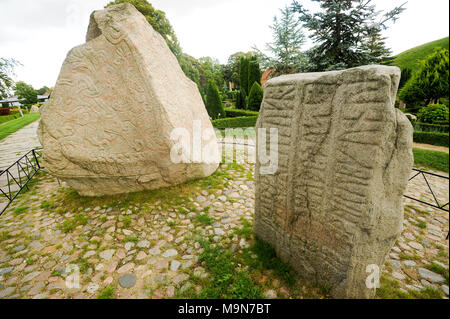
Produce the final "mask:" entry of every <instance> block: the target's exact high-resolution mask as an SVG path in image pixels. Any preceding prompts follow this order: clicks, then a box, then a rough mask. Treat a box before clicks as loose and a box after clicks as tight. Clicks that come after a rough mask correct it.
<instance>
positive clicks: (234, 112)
mask: <svg viewBox="0 0 450 319" xmlns="http://www.w3.org/2000/svg"><path fill="white" fill-rule="evenodd" d="M225 112H226V113H227V117H231V118H233V117H246V116H258V115H259V113H258V112H255V111H249V110H238V109H232V108H226V109H225Z"/></svg>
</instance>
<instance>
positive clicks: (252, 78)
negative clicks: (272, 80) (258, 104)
mask: <svg viewBox="0 0 450 319" xmlns="http://www.w3.org/2000/svg"><path fill="white" fill-rule="evenodd" d="M255 82H256V83H258V84H259V85H261V69H260V67H259V63H258V60H257V59H256V57H254V58H252V60H251V61H250V62H249V64H248V92H250V90H251V89H252V87H253V84H254V83H255Z"/></svg>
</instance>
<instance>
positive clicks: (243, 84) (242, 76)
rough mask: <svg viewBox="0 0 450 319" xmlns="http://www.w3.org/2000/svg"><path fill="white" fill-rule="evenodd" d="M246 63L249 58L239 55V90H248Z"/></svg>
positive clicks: (247, 63)
mask: <svg viewBox="0 0 450 319" xmlns="http://www.w3.org/2000/svg"><path fill="white" fill-rule="evenodd" d="M248 65H249V59H247V58H246V57H241V62H240V67H239V82H240V88H241V90H242V89H244V90H245V91H247V90H248Z"/></svg>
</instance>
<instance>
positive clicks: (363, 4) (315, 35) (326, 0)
mask: <svg viewBox="0 0 450 319" xmlns="http://www.w3.org/2000/svg"><path fill="white" fill-rule="evenodd" d="M312 1H314V2H319V3H320V7H321V11H318V12H316V13H310V12H309V11H308V10H306V9H305V8H304V7H303V5H301V4H300V3H299V2H298V1H296V0H294V2H293V4H292V8H291V9H292V11H293V12H295V13H298V14H299V15H300V21H301V22H303V23H304V27H305V28H306V29H308V30H309V31H310V32H311V39H312V40H313V41H314V43H315V44H316V46H315V47H313V48H312V49H311V50H309V51H308V53H307V55H308V57H309V60H310V66H309V70H310V71H326V70H337V69H345V68H350V67H355V66H360V65H365V64H370V63H373V57H372V56H371V55H370V52H368V50H367V47H366V45H367V38H368V37H370V36H373V35H377V34H378V35H379V34H380V32H381V31H382V30H385V29H387V27H388V22H390V21H392V22H395V21H396V20H397V19H398V16H399V15H400V14H401V13H402V12H403V11H404V10H405V8H404V4H403V5H401V6H399V7H396V8H394V9H393V10H391V11H388V12H386V13H385V14H383V15H382V16H380V11H377V9H376V7H375V5H374V4H373V0H312ZM379 40H380V38H379V37H378V39H377V41H376V44H377V46H379V45H380V44H382V43H381V42H380V41H379ZM376 51H378V50H376ZM376 55H379V52H377V53H376Z"/></svg>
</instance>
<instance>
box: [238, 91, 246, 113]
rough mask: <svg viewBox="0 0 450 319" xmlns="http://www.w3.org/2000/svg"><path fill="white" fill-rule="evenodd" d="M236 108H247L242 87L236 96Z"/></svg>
mask: <svg viewBox="0 0 450 319" xmlns="http://www.w3.org/2000/svg"><path fill="white" fill-rule="evenodd" d="M236 108H238V109H241V110H245V109H246V108H247V93H246V92H245V90H244V89H241V90H239V91H238V93H237V96H236Z"/></svg>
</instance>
